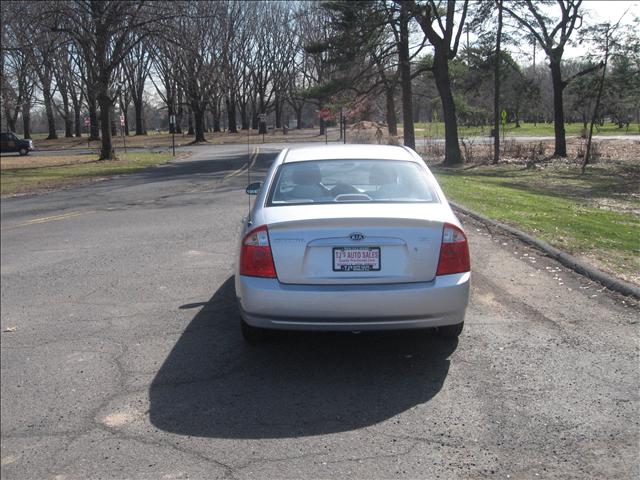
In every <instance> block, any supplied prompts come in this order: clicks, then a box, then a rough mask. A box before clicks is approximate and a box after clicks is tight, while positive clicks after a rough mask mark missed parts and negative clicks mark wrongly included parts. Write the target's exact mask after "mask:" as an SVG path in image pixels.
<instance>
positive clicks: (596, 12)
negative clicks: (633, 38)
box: [565, 0, 640, 58]
mask: <svg viewBox="0 0 640 480" xmlns="http://www.w3.org/2000/svg"><path fill="white" fill-rule="evenodd" d="M582 9H583V10H584V11H585V12H588V13H589V18H585V24H588V25H592V24H594V23H606V22H609V23H612V24H613V23H616V22H617V21H618V20H620V17H622V15H624V14H625V11H626V15H624V18H623V19H622V22H621V23H622V24H624V25H627V24H629V23H631V21H632V20H633V18H634V17H638V16H640V1H630V0H585V1H584V2H583V3H582ZM585 53H586V51H585V48H584V47H581V46H569V47H568V48H567V49H566V50H565V58H572V57H579V56H582V55H584V54H585Z"/></svg>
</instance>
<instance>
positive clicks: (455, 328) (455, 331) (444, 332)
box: [438, 322, 464, 338]
mask: <svg viewBox="0 0 640 480" xmlns="http://www.w3.org/2000/svg"><path fill="white" fill-rule="evenodd" d="M463 328H464V322H460V323H458V324H456V325H445V326H443V327H438V333H439V334H440V336H442V337H444V338H458V337H459V336H460V334H461V333H462V329H463Z"/></svg>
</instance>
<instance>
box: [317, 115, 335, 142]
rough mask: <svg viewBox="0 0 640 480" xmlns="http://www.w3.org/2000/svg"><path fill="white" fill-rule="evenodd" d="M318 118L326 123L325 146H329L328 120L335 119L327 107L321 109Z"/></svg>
mask: <svg viewBox="0 0 640 480" xmlns="http://www.w3.org/2000/svg"><path fill="white" fill-rule="evenodd" d="M318 116H319V117H320V119H321V120H323V121H324V122H325V123H324V144H325V145H327V143H328V141H329V140H328V138H327V137H328V132H327V130H329V129H328V128H327V120H331V118H332V117H333V116H332V115H331V110H329V109H328V108H327V107H324V108H321V109H320V111H319V112H318Z"/></svg>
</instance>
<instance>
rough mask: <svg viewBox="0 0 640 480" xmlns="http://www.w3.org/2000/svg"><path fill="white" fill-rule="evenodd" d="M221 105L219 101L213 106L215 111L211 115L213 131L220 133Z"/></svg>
mask: <svg viewBox="0 0 640 480" xmlns="http://www.w3.org/2000/svg"><path fill="white" fill-rule="evenodd" d="M219 105H220V103H219V102H218V101H216V102H214V104H213V111H212V112H211V114H212V115H213V131H214V132H219V131H220V106H219Z"/></svg>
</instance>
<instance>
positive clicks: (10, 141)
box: [0, 132, 33, 155]
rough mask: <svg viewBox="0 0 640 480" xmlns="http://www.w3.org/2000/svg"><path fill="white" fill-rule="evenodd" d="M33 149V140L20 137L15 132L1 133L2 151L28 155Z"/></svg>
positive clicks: (0, 143) (0, 148) (0, 145)
mask: <svg viewBox="0 0 640 480" xmlns="http://www.w3.org/2000/svg"><path fill="white" fill-rule="evenodd" d="M31 150H33V141H31V140H25V139H23V138H20V137H18V136H17V135H16V134H15V133H13V132H2V133H1V134H0V151H1V152H2V153H9V152H18V153H20V155H28V154H29V152H30V151H31Z"/></svg>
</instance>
